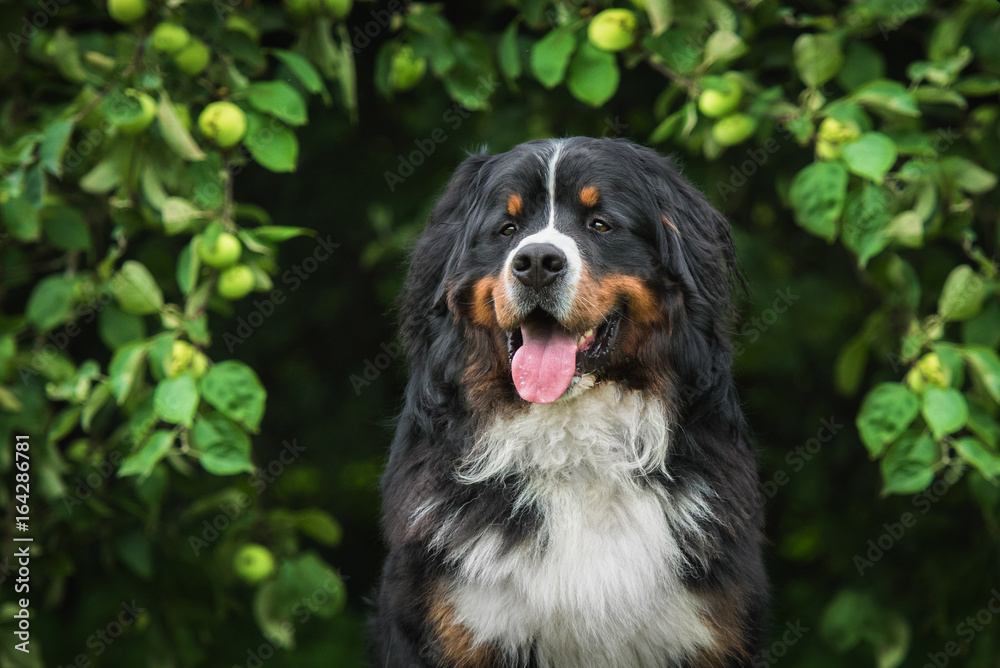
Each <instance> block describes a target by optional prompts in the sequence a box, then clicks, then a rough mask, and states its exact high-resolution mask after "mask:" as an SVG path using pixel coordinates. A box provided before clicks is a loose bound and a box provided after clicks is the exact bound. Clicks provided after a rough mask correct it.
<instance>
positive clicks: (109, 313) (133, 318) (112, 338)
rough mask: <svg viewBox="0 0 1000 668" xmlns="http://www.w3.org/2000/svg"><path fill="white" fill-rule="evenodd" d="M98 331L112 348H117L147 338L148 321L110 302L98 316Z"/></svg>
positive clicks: (105, 343)
mask: <svg viewBox="0 0 1000 668" xmlns="http://www.w3.org/2000/svg"><path fill="white" fill-rule="evenodd" d="M97 333H98V336H100V337H101V341H103V342H104V345H106V346H107V347H108V348H110V349H111V350H117V349H119V348H121V347H122V346H124V345H125V344H126V343H131V342H132V341H135V340H136V339H144V338H146V321H145V320H143V318H142V316H138V315H131V314H129V313H125V312H123V311H122V310H121V309H119V308H118V307H117V306H115V305H114V304H108V305H107V306H105V307H104V308H103V309H101V313H100V315H98V316H97Z"/></svg>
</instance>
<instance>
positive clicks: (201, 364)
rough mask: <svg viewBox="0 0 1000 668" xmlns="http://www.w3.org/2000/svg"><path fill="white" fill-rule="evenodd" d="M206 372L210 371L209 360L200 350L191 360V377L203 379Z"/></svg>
mask: <svg viewBox="0 0 1000 668" xmlns="http://www.w3.org/2000/svg"><path fill="white" fill-rule="evenodd" d="M206 371H208V358H207V357H205V353H203V352H201V351H200V350H199V351H197V352H195V354H194V357H192V358H191V375H192V376H194V377H195V378H201V377H202V376H204V375H205V372H206Z"/></svg>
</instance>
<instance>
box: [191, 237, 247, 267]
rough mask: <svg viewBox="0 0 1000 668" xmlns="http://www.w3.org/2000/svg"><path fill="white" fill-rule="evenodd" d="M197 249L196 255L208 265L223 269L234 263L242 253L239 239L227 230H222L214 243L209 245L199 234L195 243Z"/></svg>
mask: <svg viewBox="0 0 1000 668" xmlns="http://www.w3.org/2000/svg"><path fill="white" fill-rule="evenodd" d="M195 248H197V249H198V257H199V258H200V259H201V261H202V262H204V263H205V264H207V265H208V266H209V267H215V268H216V269H225V268H226V267H228V266H230V265H233V264H236V262H237V260H239V259H240V255H242V253H243V247H242V246H241V245H240V240H239V239H237V238H236V237H235V236H234V235H232V234H230V233H229V232H223V233H222V234H220V235H219V236H218V237H216V239H215V245H209V243H208V240H207V239H206V238H205V237H202V236H199V237H198V241H197V242H196V243H195Z"/></svg>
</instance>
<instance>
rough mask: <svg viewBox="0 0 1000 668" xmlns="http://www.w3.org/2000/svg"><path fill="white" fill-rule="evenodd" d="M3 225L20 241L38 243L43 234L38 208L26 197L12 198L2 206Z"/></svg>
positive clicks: (0, 211) (0, 207)
mask: <svg viewBox="0 0 1000 668" xmlns="http://www.w3.org/2000/svg"><path fill="white" fill-rule="evenodd" d="M0 214H2V218H3V225H4V227H6V228H7V229H8V230H10V234H11V236H12V237H14V238H15V239H18V240H20V241H38V240H39V239H40V238H41V236H42V234H41V232H42V226H41V224H40V218H39V215H38V207H37V206H35V205H34V204H33V203H32V202H31V200H29V199H28V198H27V197H25V196H24V195H18V196H16V197H11V198H9V199H8V200H7V201H5V202H3V203H2V204H0Z"/></svg>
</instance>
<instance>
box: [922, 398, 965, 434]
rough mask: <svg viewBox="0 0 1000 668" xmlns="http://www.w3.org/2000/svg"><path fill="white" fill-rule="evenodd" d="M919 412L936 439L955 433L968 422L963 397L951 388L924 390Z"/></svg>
mask: <svg viewBox="0 0 1000 668" xmlns="http://www.w3.org/2000/svg"><path fill="white" fill-rule="evenodd" d="M920 410H921V412H922V413H923V415H924V419H925V420H926V421H927V424H928V426H930V428H931V431H932V432H934V436H935V437H936V438H941V437H942V436H944V435H945V434H953V433H955V432H956V431H958V430H959V429H961V428H962V427H964V426H965V424H966V423H967V422H968V421H969V406H968V404H966V403H965V397H964V396H962V393H961V392H959V391H958V390H956V389H955V388H953V387H946V388H939V387H928V388H927V389H925V390H924V400H923V403H922V404H921V406H920Z"/></svg>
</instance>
